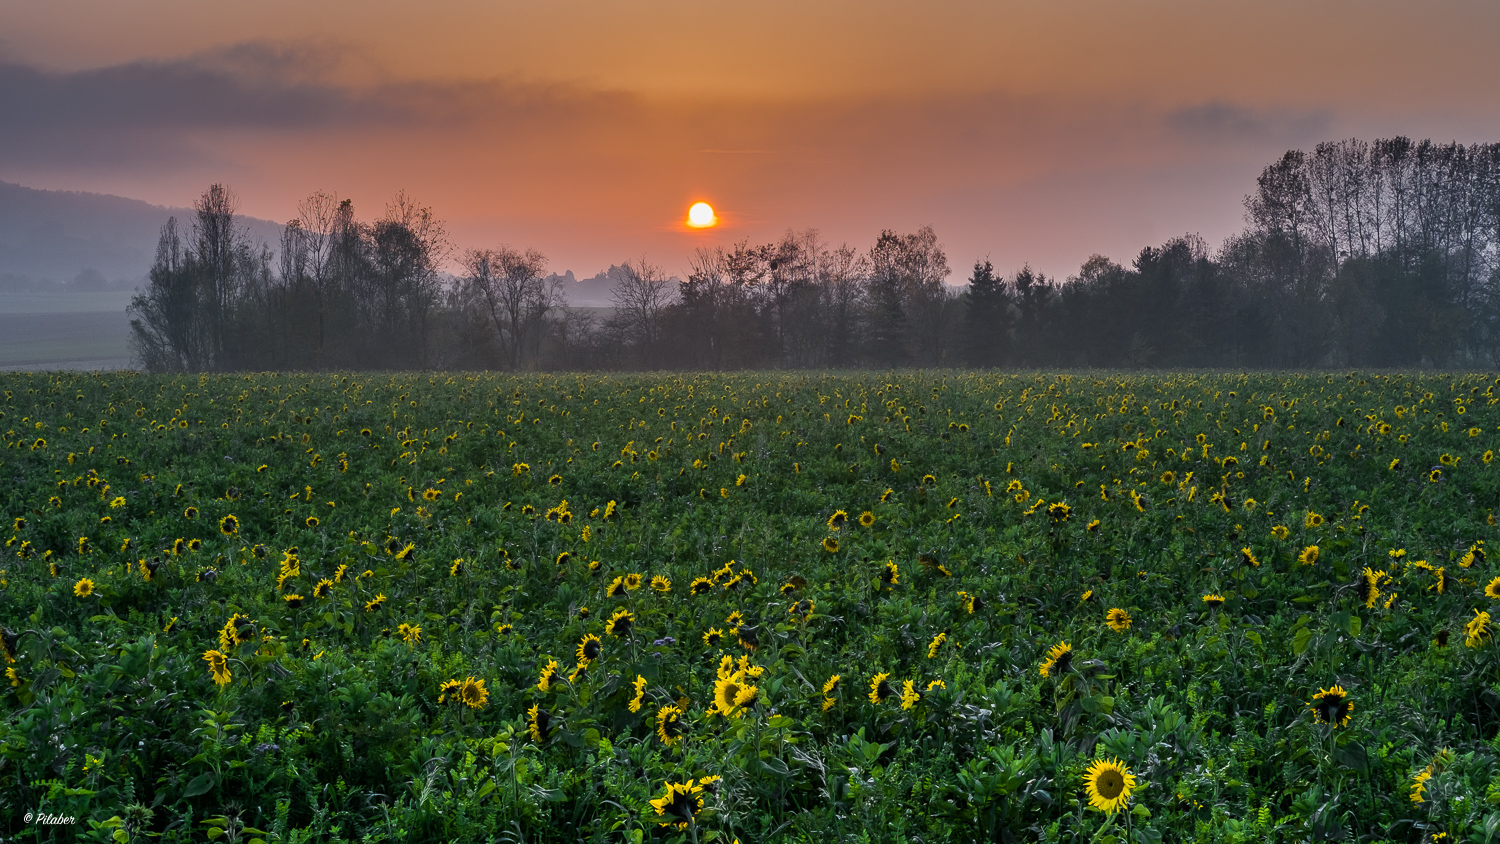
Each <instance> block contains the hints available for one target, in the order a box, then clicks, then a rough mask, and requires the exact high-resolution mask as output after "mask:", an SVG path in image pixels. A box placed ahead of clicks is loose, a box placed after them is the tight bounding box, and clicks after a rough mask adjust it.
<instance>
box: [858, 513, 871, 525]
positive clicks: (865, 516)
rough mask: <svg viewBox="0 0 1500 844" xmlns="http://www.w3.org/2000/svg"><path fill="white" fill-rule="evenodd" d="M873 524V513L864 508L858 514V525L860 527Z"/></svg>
mask: <svg viewBox="0 0 1500 844" xmlns="http://www.w3.org/2000/svg"><path fill="white" fill-rule="evenodd" d="M874 524H875V514H874V513H871V512H870V511H869V510H866V511H864V512H863V513H860V514H859V526H860V527H873V526H874Z"/></svg>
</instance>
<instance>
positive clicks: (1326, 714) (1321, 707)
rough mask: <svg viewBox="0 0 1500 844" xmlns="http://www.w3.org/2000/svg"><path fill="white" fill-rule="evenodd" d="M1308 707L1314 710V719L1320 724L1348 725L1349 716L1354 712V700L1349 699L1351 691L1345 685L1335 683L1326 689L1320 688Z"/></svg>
mask: <svg viewBox="0 0 1500 844" xmlns="http://www.w3.org/2000/svg"><path fill="white" fill-rule="evenodd" d="M1308 708H1309V709H1311V710H1312V712H1313V720H1314V721H1316V722H1318V723H1319V724H1331V725H1333V726H1334V727H1347V726H1348V725H1349V716H1350V715H1351V714H1352V713H1353V712H1354V701H1352V700H1350V699H1349V693H1348V692H1346V691H1344V687H1343V686H1340V685H1338V684H1334V685H1332V686H1329V687H1328V688H1326V689H1318V691H1317V693H1316V694H1314V695H1313V699H1312V702H1311V703H1309V704H1308Z"/></svg>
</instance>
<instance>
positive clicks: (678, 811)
mask: <svg viewBox="0 0 1500 844" xmlns="http://www.w3.org/2000/svg"><path fill="white" fill-rule="evenodd" d="M702 794H703V786H701V785H695V784H694V782H693V781H692V780H688V781H687V782H685V783H676V782H669V783H667V791H666V793H665V794H663V795H662V796H661V797H658V798H656V799H655V800H652V801H651V806H652V808H654V809H656V814H657V816H658V817H663V818H666V819H667V820H665V821H662V822H661V823H660V824H659V825H660V826H665V827H675V828H677V829H680V830H681V829H687V828H688V824H690V823H692V822H693V820H694V819H695V818H697V817H698V812H699V810H701V809H702V808H703V797H702Z"/></svg>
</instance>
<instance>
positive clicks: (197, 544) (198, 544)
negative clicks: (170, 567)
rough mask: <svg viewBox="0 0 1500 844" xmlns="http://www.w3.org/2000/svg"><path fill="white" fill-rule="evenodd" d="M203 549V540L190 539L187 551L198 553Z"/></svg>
mask: <svg viewBox="0 0 1500 844" xmlns="http://www.w3.org/2000/svg"><path fill="white" fill-rule="evenodd" d="M202 548H203V540H201V539H197V538H194V539H189V540H188V544H187V549H188V550H189V551H198V550H200V549H202Z"/></svg>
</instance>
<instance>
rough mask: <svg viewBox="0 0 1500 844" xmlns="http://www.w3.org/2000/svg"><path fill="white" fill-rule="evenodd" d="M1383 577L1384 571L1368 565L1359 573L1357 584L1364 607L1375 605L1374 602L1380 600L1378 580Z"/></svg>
mask: <svg viewBox="0 0 1500 844" xmlns="http://www.w3.org/2000/svg"><path fill="white" fill-rule="evenodd" d="M1383 577H1385V572H1382V571H1375V570H1374V569H1372V568H1370V567H1369V566H1365V570H1364V571H1363V572H1362V573H1361V574H1360V578H1359V581H1358V583H1357V585H1358V587H1359V599H1360V601H1362V602H1363V603H1364V605H1365V609H1369V608H1371V607H1373V606H1375V602H1376V601H1378V600H1380V581H1381V579H1382V578H1383Z"/></svg>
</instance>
